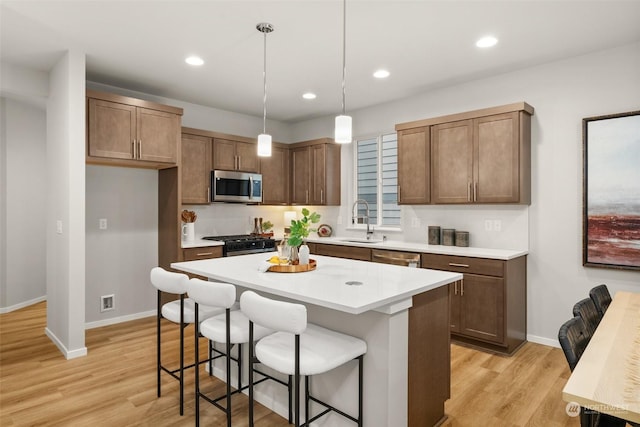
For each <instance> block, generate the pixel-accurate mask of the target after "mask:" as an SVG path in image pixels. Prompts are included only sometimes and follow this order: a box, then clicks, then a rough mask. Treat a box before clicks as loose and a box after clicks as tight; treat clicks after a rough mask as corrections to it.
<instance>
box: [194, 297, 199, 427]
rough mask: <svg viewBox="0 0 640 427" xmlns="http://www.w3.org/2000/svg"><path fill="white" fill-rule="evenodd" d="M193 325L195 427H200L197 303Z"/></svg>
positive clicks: (196, 304)
mask: <svg viewBox="0 0 640 427" xmlns="http://www.w3.org/2000/svg"><path fill="white" fill-rule="evenodd" d="M194 325H195V333H194V334H193V335H194V336H195V341H194V343H193V346H194V352H195V366H194V368H195V371H196V378H195V384H196V427H199V426H200V349H199V347H198V338H199V336H198V335H199V334H200V332H199V329H200V327H199V323H198V303H195V318H194Z"/></svg>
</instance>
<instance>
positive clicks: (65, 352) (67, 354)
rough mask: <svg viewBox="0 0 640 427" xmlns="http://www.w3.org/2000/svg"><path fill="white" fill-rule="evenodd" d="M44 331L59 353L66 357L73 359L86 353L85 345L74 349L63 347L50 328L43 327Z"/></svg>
mask: <svg viewBox="0 0 640 427" xmlns="http://www.w3.org/2000/svg"><path fill="white" fill-rule="evenodd" d="M44 333H45V334H46V335H47V336H48V337H49V339H50V340H51V341H53V343H54V344H55V345H56V347H58V350H60V353H62V355H63V356H64V357H65V358H66V359H67V360H69V359H75V358H77V357H83V356H86V355H87V347H82V348H78V349H76V350H69V349H67V347H65V345H64V344H62V341H60V340H59V339H58V337H57V336H56V334H54V333H53V332H52V331H51V329H49V328H44Z"/></svg>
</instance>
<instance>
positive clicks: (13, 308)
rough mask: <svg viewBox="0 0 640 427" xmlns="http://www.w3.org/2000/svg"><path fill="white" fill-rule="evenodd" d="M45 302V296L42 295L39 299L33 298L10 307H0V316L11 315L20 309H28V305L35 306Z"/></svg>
mask: <svg viewBox="0 0 640 427" xmlns="http://www.w3.org/2000/svg"><path fill="white" fill-rule="evenodd" d="M46 300H47V296H46V295H43V296H41V297H38V298H34V299H32V300H29V301H24V302H21V303H19V304H15V305H12V306H10V307H1V308H0V314H5V313H11V312H12V311H16V310H20V309H21V308H25V307H28V306H30V305H33V304H37V303H39V302H42V301H46Z"/></svg>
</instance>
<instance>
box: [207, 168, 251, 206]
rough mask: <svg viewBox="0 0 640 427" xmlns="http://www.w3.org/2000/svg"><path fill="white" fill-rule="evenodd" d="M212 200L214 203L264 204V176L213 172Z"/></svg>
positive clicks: (233, 172)
mask: <svg viewBox="0 0 640 427" xmlns="http://www.w3.org/2000/svg"><path fill="white" fill-rule="evenodd" d="M211 200H212V201H214V202H236V203H260V202H262V175H261V174H259V173H247V172H235V171H222V170H214V171H211Z"/></svg>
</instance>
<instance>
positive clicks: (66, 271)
mask: <svg viewBox="0 0 640 427" xmlns="http://www.w3.org/2000/svg"><path fill="white" fill-rule="evenodd" d="M85 103H86V101H85V57H84V54H81V53H78V52H74V51H67V52H66V53H65V54H64V55H63V56H62V58H61V59H60V60H59V61H58V62H57V63H56V65H55V66H54V67H53V69H52V70H51V72H50V74H49V97H48V99H47V198H46V210H45V212H46V214H45V221H46V230H47V231H46V241H47V270H46V272H47V273H46V274H47V327H46V329H45V332H46V333H47V335H48V336H49V338H51V340H52V341H53V342H54V343H55V344H56V345H57V346H58V348H59V349H60V351H61V352H62V354H64V355H65V357H67V358H74V357H78V356H83V355H85V354H86V352H87V349H86V347H85V345H84V316H85V312H84V304H85V298H84V295H85V252H84V251H85V122H86V114H85ZM58 223H59V224H60V225H61V229H60V230H58V227H57V225H58Z"/></svg>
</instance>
